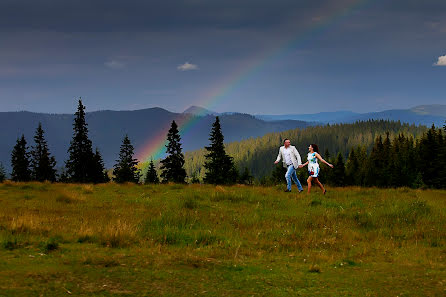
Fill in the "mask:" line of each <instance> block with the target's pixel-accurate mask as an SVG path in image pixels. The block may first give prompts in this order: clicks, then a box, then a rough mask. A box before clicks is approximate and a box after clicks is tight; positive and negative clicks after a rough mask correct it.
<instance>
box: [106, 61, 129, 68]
mask: <svg viewBox="0 0 446 297" xmlns="http://www.w3.org/2000/svg"><path fill="white" fill-rule="evenodd" d="M104 65H105V66H107V67H108V68H111V69H122V68H124V67H125V63H123V62H120V61H117V60H110V61H107V62H105V63H104Z"/></svg>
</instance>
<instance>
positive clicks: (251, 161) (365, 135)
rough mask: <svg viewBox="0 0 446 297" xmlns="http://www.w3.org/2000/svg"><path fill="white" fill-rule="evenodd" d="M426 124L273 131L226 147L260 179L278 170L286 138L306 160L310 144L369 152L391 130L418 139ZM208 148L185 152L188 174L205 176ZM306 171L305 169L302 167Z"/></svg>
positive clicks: (380, 123) (385, 123)
mask: <svg viewBox="0 0 446 297" xmlns="http://www.w3.org/2000/svg"><path fill="white" fill-rule="evenodd" d="M427 130H428V129H427V127H425V126H415V125H409V124H402V123H400V122H394V121H384V120H378V121H375V120H370V121H365V122H356V123H353V124H336V125H326V126H316V127H308V128H305V129H293V130H289V131H284V132H278V133H269V134H266V135H264V136H262V137H258V138H251V139H247V140H243V141H239V142H232V143H228V144H226V150H227V152H228V154H229V155H230V156H232V157H233V158H234V162H235V164H236V166H237V168H238V169H239V170H240V171H243V170H244V169H245V168H248V169H249V171H250V172H251V174H252V175H253V176H254V177H255V178H256V179H261V178H264V177H267V176H270V175H271V174H272V172H273V170H274V169H275V166H274V164H273V162H274V160H275V159H276V157H277V153H278V150H279V147H280V146H281V145H282V142H283V139H285V138H289V139H290V140H291V144H292V145H294V146H296V148H297V149H298V151H299V153H300V155H301V157H302V160H306V155H307V152H308V145H309V144H311V143H316V144H317V145H318V146H319V149H320V151H321V153H322V156H323V157H327V156H324V153H325V152H329V153H330V154H331V155H333V156H336V155H337V154H338V153H341V154H342V156H343V158H344V159H345V158H347V157H348V155H349V153H350V150H351V149H352V148H357V147H358V146H361V147H364V148H365V150H366V152H367V153H370V152H371V151H372V148H373V145H374V141H375V139H376V138H377V137H378V136H379V135H381V136H383V135H384V136H385V135H386V133H387V132H388V133H389V137H390V139H393V138H394V137H396V136H397V135H399V134H403V135H406V136H411V137H413V138H414V139H417V138H419V137H421V136H422V134H423V133H425V132H426V131H427ZM205 154H206V151H205V149H201V150H197V151H193V152H187V153H186V154H185V158H186V163H185V168H186V171H187V174H188V176H192V175H198V177H199V178H200V179H202V178H203V177H204V175H205V172H204V168H203V164H204V162H205ZM301 171H302V170H301Z"/></svg>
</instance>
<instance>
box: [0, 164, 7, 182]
mask: <svg viewBox="0 0 446 297" xmlns="http://www.w3.org/2000/svg"><path fill="white" fill-rule="evenodd" d="M5 179H6V170H5V167H3V164H2V162H0V183H2V182H4V181H5Z"/></svg>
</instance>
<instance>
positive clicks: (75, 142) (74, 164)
mask: <svg viewBox="0 0 446 297" xmlns="http://www.w3.org/2000/svg"><path fill="white" fill-rule="evenodd" d="M73 130H74V135H73V139H72V140H71V143H70V147H69V149H68V153H69V154H70V157H69V159H68V160H67V161H66V169H67V175H68V176H69V179H70V181H72V182H77V183H86V182H95V180H94V177H93V176H96V174H95V172H93V168H94V169H96V168H97V166H92V165H93V164H92V162H93V157H94V156H93V149H92V143H91V140H90V139H89V138H88V128H87V123H86V121H85V106H84V105H83V104H82V100H81V99H79V104H78V108H77V111H76V113H75V118H74V123H73Z"/></svg>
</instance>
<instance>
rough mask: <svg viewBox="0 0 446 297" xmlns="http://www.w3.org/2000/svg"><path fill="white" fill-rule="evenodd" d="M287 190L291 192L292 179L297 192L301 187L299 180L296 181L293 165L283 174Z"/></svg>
mask: <svg viewBox="0 0 446 297" xmlns="http://www.w3.org/2000/svg"><path fill="white" fill-rule="evenodd" d="M285 178H286V185H287V189H288V190H290V191H291V179H293V181H294V183H295V184H296V185H297V188H298V189H299V191H302V190H303V188H302V185H301V184H300V181H299V179H297V175H296V169H294V166H293V165H289V166H288V170H287V172H286V174H285Z"/></svg>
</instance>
